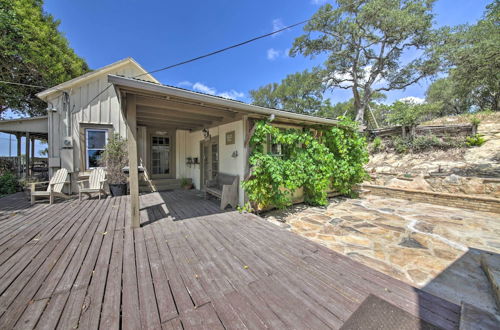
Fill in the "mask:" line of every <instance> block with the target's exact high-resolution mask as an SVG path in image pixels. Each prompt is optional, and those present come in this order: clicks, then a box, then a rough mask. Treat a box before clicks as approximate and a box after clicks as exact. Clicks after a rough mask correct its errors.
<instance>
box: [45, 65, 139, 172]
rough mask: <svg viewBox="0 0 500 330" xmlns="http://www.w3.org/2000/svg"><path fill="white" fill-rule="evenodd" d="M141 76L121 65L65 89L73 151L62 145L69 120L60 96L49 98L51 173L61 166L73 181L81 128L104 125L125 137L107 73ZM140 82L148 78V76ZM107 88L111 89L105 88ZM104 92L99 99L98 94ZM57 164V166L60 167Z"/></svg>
mask: <svg viewBox="0 0 500 330" xmlns="http://www.w3.org/2000/svg"><path fill="white" fill-rule="evenodd" d="M141 73H143V71H140V70H139V68H137V67H136V66H135V65H133V64H131V63H125V64H124V65H123V66H121V67H119V68H116V69H115V70H113V71H107V72H103V73H102V74H100V75H97V76H95V77H93V78H91V79H86V80H84V81H82V82H81V83H80V84H77V85H75V86H72V87H71V88H69V89H67V90H65V91H66V92H67V93H68V94H69V96H70V110H71V118H72V120H71V128H70V136H71V138H72V142H73V148H72V149H71V148H64V146H63V143H64V140H65V138H66V137H67V136H68V133H67V130H68V120H67V117H66V113H65V112H64V109H63V96H62V94H61V93H58V94H56V95H55V97H53V98H49V99H48V100H47V101H48V104H49V108H52V109H55V111H49V119H48V120H49V141H48V142H49V158H51V159H54V160H55V161H53V164H54V167H53V168H51V172H53V171H55V170H57V167H58V166H60V167H64V168H66V169H67V170H68V172H70V173H72V181H76V180H74V178H76V176H78V174H79V173H80V172H84V171H85V168H82V163H83V161H82V159H81V158H82V154H83V152H82V148H85V146H84V145H82V141H83V139H82V138H81V136H80V135H81V131H82V130H81V127H83V126H85V125H103V127H106V125H107V127H112V130H113V132H114V133H119V134H120V135H121V136H122V137H124V138H126V137H127V136H126V135H127V130H126V122H125V118H124V117H123V115H122V111H121V109H120V104H119V102H118V97H117V95H116V93H115V89H114V88H113V87H112V86H110V85H109V83H108V82H107V79H108V78H107V76H108V74H115V75H123V76H126V77H134V76H137V75H139V74H141ZM141 79H145V80H146V79H147V76H146V77H144V78H141ZM108 86H110V87H108ZM103 90H105V91H104V92H103V93H102V94H100V95H99V96H98V94H99V93H101V91H103ZM59 163H60V165H59Z"/></svg>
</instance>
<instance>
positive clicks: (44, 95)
mask: <svg viewBox="0 0 500 330" xmlns="http://www.w3.org/2000/svg"><path fill="white" fill-rule="evenodd" d="M125 66H133V67H135V68H136V69H137V70H138V71H139V72H142V73H144V76H143V78H142V79H144V80H148V81H151V82H155V83H159V81H158V80H156V79H155V78H154V77H153V76H152V75H150V74H149V73H147V71H146V70H145V69H144V68H143V67H142V66H140V65H139V63H137V62H136V61H135V60H134V59H133V58H131V57H127V58H125V59H123V60H120V61H117V62H114V63H112V64H109V65H106V66H104V67H102V68H100V69H97V70H94V71H91V72H87V73H86V74H84V75H81V76H79V77H76V78H73V79H71V80H68V81H65V82H63V83H61V84H59V85H56V86H54V87H51V88H48V89H46V90H44V91H42V92H40V93H38V94H36V96H37V97H38V98H40V99H42V100H44V101H46V100H47V99H48V98H49V97H50V96H51V95H53V94H55V93H58V92H62V91H64V90H67V89H70V88H72V87H74V86H76V85H80V84H82V83H85V82H86V81H88V80H91V79H95V78H97V77H99V76H102V75H107V74H110V73H113V71H115V70H117V69H119V68H122V67H125Z"/></svg>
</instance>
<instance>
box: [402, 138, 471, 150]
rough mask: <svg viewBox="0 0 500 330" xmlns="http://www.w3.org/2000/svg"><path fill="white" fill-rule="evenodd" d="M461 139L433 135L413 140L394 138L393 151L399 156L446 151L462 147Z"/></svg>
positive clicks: (462, 141)
mask: <svg viewBox="0 0 500 330" xmlns="http://www.w3.org/2000/svg"><path fill="white" fill-rule="evenodd" d="M464 146H465V145H464V140H463V138H452V137H447V138H438V137H437V136H435V135H421V136H416V137H415V138H413V139H410V138H402V137H396V138H394V140H393V147H394V151H396V153H399V154H403V153H408V152H412V153H419V152H424V151H430V150H448V149H452V148H462V147H464Z"/></svg>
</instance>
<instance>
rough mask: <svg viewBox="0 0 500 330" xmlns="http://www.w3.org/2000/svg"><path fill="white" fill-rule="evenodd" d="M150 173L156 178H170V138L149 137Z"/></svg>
mask: <svg viewBox="0 0 500 330" xmlns="http://www.w3.org/2000/svg"><path fill="white" fill-rule="evenodd" d="M151 171H152V174H153V175H156V176H165V177H168V176H170V137H168V136H152V137H151Z"/></svg>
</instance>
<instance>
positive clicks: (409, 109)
mask: <svg viewBox="0 0 500 330" xmlns="http://www.w3.org/2000/svg"><path fill="white" fill-rule="evenodd" d="M425 112H426V107H425V105H422V104H414V103H410V102H402V101H396V102H394V103H393V104H392V105H390V106H389V115H388V121H389V123H391V124H393V125H401V126H414V125H418V124H419V123H420V122H421V121H422V119H423V114H424V113H425Z"/></svg>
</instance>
